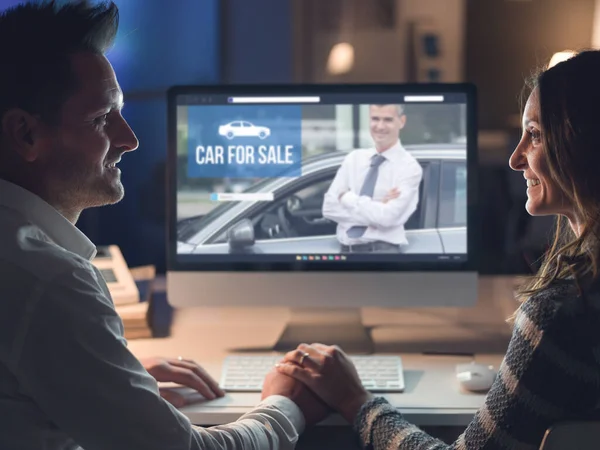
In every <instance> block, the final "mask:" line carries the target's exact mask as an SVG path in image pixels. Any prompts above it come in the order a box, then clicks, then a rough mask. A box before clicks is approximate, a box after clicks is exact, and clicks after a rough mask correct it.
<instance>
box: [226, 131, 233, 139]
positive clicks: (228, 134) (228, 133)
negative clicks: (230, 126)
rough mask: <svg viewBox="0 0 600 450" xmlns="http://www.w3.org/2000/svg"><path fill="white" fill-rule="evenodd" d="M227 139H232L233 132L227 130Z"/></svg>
mask: <svg viewBox="0 0 600 450" xmlns="http://www.w3.org/2000/svg"><path fill="white" fill-rule="evenodd" d="M226 136H227V139H233V133H232V132H231V131H228V132H227V135H226Z"/></svg>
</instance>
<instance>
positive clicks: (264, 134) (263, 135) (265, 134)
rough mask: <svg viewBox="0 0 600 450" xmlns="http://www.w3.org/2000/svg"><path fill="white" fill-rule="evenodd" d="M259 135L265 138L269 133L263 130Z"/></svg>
mask: <svg viewBox="0 0 600 450" xmlns="http://www.w3.org/2000/svg"><path fill="white" fill-rule="evenodd" d="M258 137H259V138H261V139H264V138H266V137H267V133H265V132H264V131H261V132H260V133H258Z"/></svg>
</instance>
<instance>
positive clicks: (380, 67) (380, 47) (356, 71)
mask: <svg viewBox="0 0 600 450" xmlns="http://www.w3.org/2000/svg"><path fill="white" fill-rule="evenodd" d="M332 1H333V0H332ZM465 2H466V0H396V1H395V4H394V7H393V8H392V10H393V11H392V14H393V18H392V20H389V21H386V23H385V24H381V23H380V24H378V23H376V21H375V19H376V18H377V15H376V14H370V15H369V14H366V11H362V10H360V8H358V6H359V5H362V3H360V2H358V1H356V0H351V1H344V0H337V2H336V3H341V4H342V5H345V6H348V5H352V4H354V6H355V8H358V10H355V12H354V13H352V10H351V9H350V8H346V9H344V8H340V11H341V13H342V17H341V18H340V20H339V21H338V22H339V23H335V22H333V21H331V23H330V28H331V29H329V30H327V29H324V27H323V26H321V27H319V25H315V23H318V21H319V20H320V19H319V17H320V16H322V15H323V14H325V13H327V8H329V6H328V5H327V4H325V3H324V2H320V1H319V0H304V1H302V0H297V1H296V2H295V8H296V11H295V15H294V16H295V17H299V18H300V20H301V22H302V24H301V25H300V27H299V30H298V31H297V37H296V40H297V41H303V42H299V43H298V44H297V49H298V50H297V51H298V56H297V64H296V75H297V79H299V80H301V81H305V82H406V81H412V80H411V67H410V65H411V59H410V58H411V53H410V51H411V50H410V47H411V38H410V34H411V25H412V23H413V22H415V21H423V20H425V21H427V22H428V23H431V24H433V26H434V28H435V30H436V32H437V33H439V35H440V38H441V39H440V41H441V44H440V45H441V51H442V54H441V56H440V60H441V61H440V62H441V65H442V66H443V76H444V78H443V79H442V81H448V82H454V81H462V79H463V77H464V39H465V33H464V29H465V16H466V3H465ZM370 4H371V5H372V9H373V10H374V11H377V9H378V8H382V5H383V3H382V2H372V3H370ZM361 8H362V9H364V8H365V7H364V5H363V6H362V7H361ZM379 20H380V21H381V20H382V19H381V17H379ZM388 22H391V25H392V26H388V25H389V23H388ZM340 41H349V42H351V44H352V45H353V46H354V49H355V65H354V68H353V70H352V71H351V72H350V73H347V74H344V75H340V76H332V75H330V74H328V73H327V71H326V63H327V58H328V56H329V51H330V50H331V47H332V46H333V45H334V44H335V43H337V42H340Z"/></svg>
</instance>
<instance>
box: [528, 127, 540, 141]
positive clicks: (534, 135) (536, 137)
mask: <svg viewBox="0 0 600 450" xmlns="http://www.w3.org/2000/svg"><path fill="white" fill-rule="evenodd" d="M527 133H528V134H529V137H530V138H531V141H532V142H533V143H534V144H539V143H540V142H541V140H542V134H541V133H540V132H539V130H533V129H532V130H527Z"/></svg>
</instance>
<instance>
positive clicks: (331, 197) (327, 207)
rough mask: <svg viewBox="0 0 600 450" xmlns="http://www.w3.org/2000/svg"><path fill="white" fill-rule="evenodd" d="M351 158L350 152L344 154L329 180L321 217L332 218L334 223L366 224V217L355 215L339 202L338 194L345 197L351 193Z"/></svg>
mask: <svg viewBox="0 0 600 450" xmlns="http://www.w3.org/2000/svg"><path fill="white" fill-rule="evenodd" d="M352 158H353V154H352V153H350V154H349V155H348V156H346V158H345V159H344V161H343V162H342V165H341V166H340V168H339V169H338V171H337V173H336V175H335V178H334V179H333V181H332V182H331V185H330V186H329V189H328V190H327V193H326V194H325V198H324V200H323V217H324V218H326V219H329V220H333V221H334V222H336V223H345V224H348V225H365V226H368V225H369V223H368V221H367V220H366V219H364V218H362V217H356V216H355V215H354V214H352V213H351V212H350V211H349V210H348V208H346V207H344V206H343V205H342V203H341V202H340V195H341V194H342V193H345V194H344V197H346V196H347V195H348V194H351V192H349V189H350V181H349V177H350V170H351V169H350V168H351V165H352Z"/></svg>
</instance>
